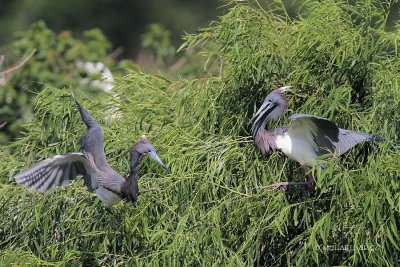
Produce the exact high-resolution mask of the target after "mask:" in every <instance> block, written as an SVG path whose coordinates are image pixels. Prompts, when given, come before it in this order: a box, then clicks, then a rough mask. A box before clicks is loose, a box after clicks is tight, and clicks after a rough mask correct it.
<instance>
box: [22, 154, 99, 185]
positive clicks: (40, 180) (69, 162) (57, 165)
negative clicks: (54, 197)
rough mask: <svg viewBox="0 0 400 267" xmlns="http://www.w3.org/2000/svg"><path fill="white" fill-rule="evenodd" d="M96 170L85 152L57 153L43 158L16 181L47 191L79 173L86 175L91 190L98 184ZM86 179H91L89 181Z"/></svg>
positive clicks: (72, 178)
mask: <svg viewBox="0 0 400 267" xmlns="http://www.w3.org/2000/svg"><path fill="white" fill-rule="evenodd" d="M95 174H96V170H95V169H94V167H93V165H92V164H91V163H90V161H89V160H88V158H87V157H86V155H85V154H84V153H69V154H64V155H56V156H54V157H52V158H49V159H45V160H42V161H40V162H38V163H37V164H35V165H33V166H32V167H30V168H28V169H27V170H24V171H22V172H20V173H19V174H17V175H16V176H15V181H16V182H17V183H18V184H22V185H24V186H26V187H28V188H29V189H34V190H37V191H39V192H45V191H47V190H50V189H53V188H54V187H56V186H60V185H61V186H65V185H67V184H68V183H69V181H70V180H74V179H75V178H76V177H77V176H78V175H82V176H84V177H85V184H86V185H87V186H88V188H89V189H90V190H93V188H92V185H97V181H94V180H95V179H97V178H96V177H97V176H96V175H95ZM86 179H88V180H91V183H87V182H86Z"/></svg>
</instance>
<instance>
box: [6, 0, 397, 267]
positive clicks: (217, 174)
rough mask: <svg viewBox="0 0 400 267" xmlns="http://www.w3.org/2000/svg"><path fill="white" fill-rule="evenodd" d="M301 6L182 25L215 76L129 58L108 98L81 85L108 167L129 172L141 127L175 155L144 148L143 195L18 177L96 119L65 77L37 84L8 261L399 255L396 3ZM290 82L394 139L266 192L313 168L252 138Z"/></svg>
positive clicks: (319, 108) (314, 103) (15, 191)
mask: <svg viewBox="0 0 400 267" xmlns="http://www.w3.org/2000/svg"><path fill="white" fill-rule="evenodd" d="M302 10H303V13H302V14H300V18H299V19H296V20H291V19H289V18H288V17H286V15H279V14H285V12H283V11H284V10H278V11H271V10H264V9H261V7H259V6H258V5H257V3H255V4H254V5H253V4H252V3H246V4H242V2H240V4H232V6H231V9H230V10H229V12H228V13H227V14H226V15H224V16H222V17H221V18H220V21H219V22H217V23H215V24H213V25H212V27H210V28H207V29H204V30H203V31H201V32H200V33H199V34H197V35H193V36H187V37H186V41H187V43H186V44H185V45H184V47H186V48H191V47H193V46H197V45H199V44H201V51H200V52H199V53H201V54H203V55H205V56H206V57H207V58H208V61H207V64H206V66H205V67H206V70H207V76H206V77H203V78H197V79H190V80H185V79H177V80H172V79H171V80H169V79H166V78H164V77H161V76H155V75H150V74H146V73H143V72H140V71H129V72H128V73H127V74H126V75H124V76H120V77H118V78H117V81H116V87H115V90H114V92H113V96H111V95H108V94H102V95H101V96H100V97H99V98H98V99H95V100H92V101H88V100H87V99H86V98H84V97H83V96H81V95H80V96H79V97H78V98H79V100H80V101H81V102H82V104H83V105H84V106H85V108H86V109H87V110H89V111H90V112H91V113H92V115H93V116H94V117H95V118H97V119H98V121H99V123H100V124H101V125H102V126H103V128H104V132H105V139H106V152H107V157H108V158H109V161H110V164H111V165H112V167H113V168H115V169H116V170H118V171H119V172H121V173H125V174H126V173H127V170H128V152H129V146H130V144H131V143H132V142H134V141H136V140H137V139H138V138H139V136H140V135H141V134H143V133H145V134H147V135H148V137H149V139H150V140H151V142H152V143H153V144H154V146H155V147H156V148H157V149H158V154H159V155H160V157H161V158H162V159H163V161H164V162H165V163H167V165H169V166H170V167H171V169H172V174H169V175H166V174H164V172H163V170H162V169H161V168H159V167H158V166H156V164H154V163H152V162H151V161H149V160H147V159H144V160H143V162H142V164H141V169H140V177H141V178H140V181H139V186H140V190H142V192H143V193H142V194H141V195H140V197H139V201H138V203H137V204H135V205H133V206H128V205H124V204H121V205H118V206H116V207H113V208H111V209H107V208H105V207H104V206H102V204H101V203H100V202H99V201H98V200H97V199H96V198H95V196H94V195H92V194H90V193H89V192H87V191H86V190H85V188H84V187H83V185H82V184H83V183H82V181H75V182H73V183H72V184H71V185H70V186H69V187H68V188H57V189H56V190H52V191H50V192H47V193H46V194H38V193H31V192H28V191H27V190H26V189H24V188H21V187H20V186H17V185H15V183H13V181H12V176H13V175H14V173H15V172H16V171H17V170H20V169H24V168H26V167H28V166H30V165H31V164H33V162H34V161H36V160H39V159H43V158H46V157H49V156H52V155H54V154H56V153H66V152H71V151H76V150H77V149H78V147H79V145H78V142H79V138H80V136H81V135H82V134H83V132H84V131H85V127H84V125H83V123H82V122H80V119H79V114H78V112H77V111H76V110H75V108H74V106H73V104H72V103H71V101H70V99H71V97H70V91H69V90H65V89H57V88H54V87H52V86H47V87H46V88H45V89H44V90H42V91H41V92H40V93H39V94H38V95H37V97H36V98H35V105H34V107H35V109H34V116H33V118H34V119H33V120H32V121H31V122H30V123H29V124H27V125H26V133H25V135H24V137H23V138H21V139H20V140H18V141H17V142H14V143H13V144H12V146H11V147H3V148H2V150H0V151H1V155H2V159H3V160H2V161H1V162H0V177H1V179H2V181H3V183H2V184H1V185H0V207H1V211H0V214H1V216H2V218H1V220H0V248H1V249H2V252H1V253H0V260H1V261H2V263H4V264H10V263H13V262H17V263H18V262H19V260H21V259H26V260H27V261H28V262H30V263H32V265H46V264H48V265H57V266H58V265H80V264H82V265H99V266H124V265H127V266H149V265H150V266H153V265H156V266H165V265H169V266H181V265H182V266H187V265H204V266H251V265H257V266H283V265H287V266H292V265H296V266H297V265H298V266H316V265H322V266H332V265H356V266H396V265H398V264H399V263H400V258H399V255H400V254H399V252H400V247H399V245H398V244H399V241H400V237H399V232H398V228H399V226H400V223H399V222H400V215H399V212H400V206H399V205H398V203H399V201H400V193H399V186H400V185H399V177H400V169H399V166H400V152H399V144H398V140H399V139H398V133H399V130H400V115H399V114H398V107H399V104H400V90H399V88H398V83H397V82H396V81H397V77H398V74H399V73H398V72H399V63H400V59H399V57H398V55H397V48H398V47H397V44H398V40H397V39H398V36H399V35H398V32H397V31H395V32H387V31H385V18H386V15H387V13H386V12H387V10H388V9H387V6H376V5H374V4H373V3H371V2H369V1H362V3H361V4H360V3H357V5H356V6H354V5H351V4H348V3H345V2H334V1H324V2H314V1H308V2H307V4H306V5H305V6H304V7H303V9H302ZM284 84H290V85H293V86H294V88H296V92H295V94H293V95H291V96H290V99H289V104H290V112H293V113H302V112H307V113H311V114H315V115H319V116H325V117H328V118H330V119H332V120H333V121H335V122H336V123H338V125H339V126H340V127H343V128H346V127H348V128H351V129H353V130H360V131H364V132H372V133H376V134H380V135H382V136H384V137H385V138H386V140H387V141H385V142H384V143H382V144H380V145H379V146H377V145H374V146H373V147H372V148H373V149H372V153H371V154H370V156H369V157H368V158H366V160H365V162H364V163H363V162H360V161H359V160H355V159H356V158H357V154H358V153H357V152H358V151H363V149H362V148H363V147H362V146H359V147H357V148H355V149H353V150H352V152H350V153H348V154H347V156H345V157H343V158H342V159H341V160H340V161H339V160H331V161H328V162H327V163H326V165H327V167H326V169H324V170H315V171H316V172H317V177H318V180H317V189H316V191H315V192H314V193H310V192H302V191H301V190H297V189H292V190H288V191H286V192H284V191H271V190H269V189H268V188H266V186H268V185H269V184H271V183H273V182H277V181H287V180H302V179H304V174H303V171H302V170H301V168H299V166H298V165H297V164H296V163H294V162H292V161H290V160H288V159H286V158H285V157H283V156H282V155H280V154H279V153H274V154H272V155H271V156H269V157H268V158H266V159H263V158H261V157H260V156H259V153H258V152H257V151H255V149H254V146H253V144H252V140H251V139H250V138H249V137H248V133H249V120H250V118H251V116H252V113H253V111H254V109H255V107H256V106H257V105H259V103H260V102H261V100H262V98H263V96H265V95H266V94H267V93H268V92H269V90H270V89H271V88H274V87H277V86H281V85H284ZM114 113H115V114H114ZM280 123H282V122H280ZM159 188H160V189H159ZM145 191H146V192H145ZM14 251H15V253H12V252H14Z"/></svg>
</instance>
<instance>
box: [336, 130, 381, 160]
mask: <svg viewBox="0 0 400 267" xmlns="http://www.w3.org/2000/svg"><path fill="white" fill-rule="evenodd" d="M369 141H377V142H380V141H383V137H381V136H377V135H371V134H367V133H361V132H355V131H350V130H345V129H339V141H338V142H337V143H336V144H335V145H336V149H335V154H336V155H338V156H340V155H342V154H343V153H345V152H346V151H348V150H349V149H350V148H352V147H354V146H355V145H357V144H359V143H361V142H369Z"/></svg>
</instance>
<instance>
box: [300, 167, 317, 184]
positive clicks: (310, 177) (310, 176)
mask: <svg viewBox="0 0 400 267" xmlns="http://www.w3.org/2000/svg"><path fill="white" fill-rule="evenodd" d="M302 167H303V170H304V172H305V173H306V174H307V182H309V183H310V184H314V183H315V179H314V174H313V171H312V169H311V168H310V167H308V166H306V165H303V166H302Z"/></svg>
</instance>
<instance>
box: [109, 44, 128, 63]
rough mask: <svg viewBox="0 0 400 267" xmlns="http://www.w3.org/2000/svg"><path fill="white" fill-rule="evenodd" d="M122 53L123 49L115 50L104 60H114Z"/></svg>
mask: <svg viewBox="0 0 400 267" xmlns="http://www.w3.org/2000/svg"><path fill="white" fill-rule="evenodd" d="M123 52H124V48H123V47H121V46H120V47H118V48H117V49H115V50H114V51H112V52H111V54H109V55H108V56H107V58H106V60H115V59H116V58H117V57H119V56H120V55H121V54H122V53H123Z"/></svg>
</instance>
